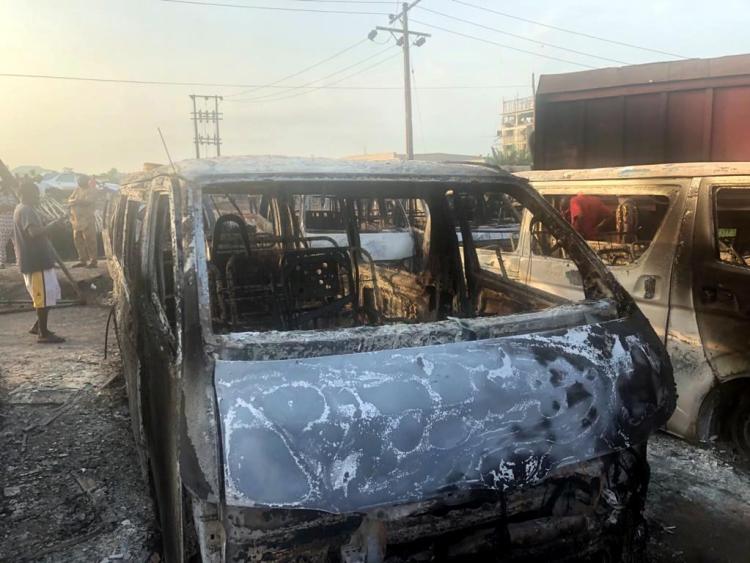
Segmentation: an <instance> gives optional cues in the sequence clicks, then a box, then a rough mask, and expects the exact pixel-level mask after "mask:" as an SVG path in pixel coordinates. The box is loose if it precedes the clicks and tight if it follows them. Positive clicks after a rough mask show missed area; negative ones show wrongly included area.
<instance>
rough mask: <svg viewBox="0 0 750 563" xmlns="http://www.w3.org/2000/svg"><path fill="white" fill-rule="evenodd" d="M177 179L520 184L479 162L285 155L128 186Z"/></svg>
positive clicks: (233, 160) (199, 165)
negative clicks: (504, 182)
mask: <svg viewBox="0 0 750 563" xmlns="http://www.w3.org/2000/svg"><path fill="white" fill-rule="evenodd" d="M175 174H176V175H177V176H179V177H181V178H183V179H185V180H187V181H188V182H190V183H193V184H198V185H207V184H214V183H222V182H229V183H234V182H241V181H259V180H305V179H316V180H324V179H326V178H331V179H337V180H353V181H356V180H363V181H364V180H373V179H383V178H385V179H388V180H404V181H439V180H445V181H450V180H452V179H453V180H462V181H467V180H469V181H472V180H473V181H482V180H485V181H488V182H489V181H498V180H501V181H503V180H504V181H506V182H510V183H518V178H517V177H514V176H513V175H512V174H510V173H509V172H506V171H504V170H500V169H499V168H494V167H492V166H488V165H482V164H478V163H461V162H421V161H407V160H385V161H377V162H373V161H355V160H340V159H327V158H297V157H284V156H231V157H218V158H204V159H191V160H183V161H181V162H176V163H175V164H174V168H173V167H172V165H167V166H161V167H159V168H156V169H155V170H150V171H148V172H139V173H136V174H133V175H131V176H129V177H128V178H126V179H125V180H124V181H123V185H133V184H138V183H141V182H145V181H147V180H149V179H151V178H155V177H157V176H165V175H175Z"/></svg>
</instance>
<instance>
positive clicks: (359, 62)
mask: <svg viewBox="0 0 750 563" xmlns="http://www.w3.org/2000/svg"><path fill="white" fill-rule="evenodd" d="M392 48H393V45H389V46H388V47H386V48H385V49H381V50H380V51H378V52H377V53H375V54H374V55H370V56H369V57H365V58H364V59H361V60H359V61H357V62H355V63H352V64H350V65H348V66H345V67H344V68H341V69H339V70H336V71H334V72H332V73H330V74H327V75H325V76H323V77H322V78H318V79H316V80H311V81H310V82H306V83H305V84H302V85H300V86H298V87H297V88H298V89H303V88H308V87H310V86H312V85H313V84H315V83H316V82H321V81H323V80H328V79H329V78H333V77H334V76H336V75H338V74H341V73H342V72H346V71H347V70H351V69H353V68H354V67H357V66H359V65H361V64H364V63H366V62H368V61H371V60H372V59H374V58H376V57H379V56H380V55H382V54H383V53H385V52H386V51H388V50H390V49H392ZM277 95H278V92H274V93H273V94H263V95H261V96H256V97H253V98H239V99H237V100H232V101H233V102H252V101H255V100H263V99H265V98H273V97H276V96H277Z"/></svg>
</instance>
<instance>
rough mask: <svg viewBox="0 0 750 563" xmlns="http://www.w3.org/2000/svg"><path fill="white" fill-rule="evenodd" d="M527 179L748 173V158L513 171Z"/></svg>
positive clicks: (744, 174)
mask: <svg viewBox="0 0 750 563" xmlns="http://www.w3.org/2000/svg"><path fill="white" fill-rule="evenodd" d="M516 175H517V176H520V177H522V178H526V179H527V180H529V181H531V182H555V181H558V182H559V181H562V180H615V179H619V180H623V179H635V178H693V177H696V176H699V177H700V176H750V162H684V163H683V162H681V163H674V164H643V165H638V166H616V167H612V168H585V169H580V170H578V169H571V170H531V171H528V172H517V173H516Z"/></svg>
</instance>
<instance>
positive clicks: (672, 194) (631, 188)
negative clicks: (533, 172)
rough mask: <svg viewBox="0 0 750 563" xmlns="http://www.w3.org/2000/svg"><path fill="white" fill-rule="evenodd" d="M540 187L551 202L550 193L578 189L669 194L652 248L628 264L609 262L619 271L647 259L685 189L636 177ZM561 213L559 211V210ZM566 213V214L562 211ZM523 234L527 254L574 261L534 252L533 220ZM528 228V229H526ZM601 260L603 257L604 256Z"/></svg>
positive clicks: (608, 193)
mask: <svg viewBox="0 0 750 563" xmlns="http://www.w3.org/2000/svg"><path fill="white" fill-rule="evenodd" d="M535 188H536V190H537V191H538V192H539V194H540V195H541V196H542V197H543V198H544V199H545V200H546V201H547V203H550V202H549V200H548V199H547V197H548V196H565V197H573V196H575V195H576V194H578V193H583V194H584V195H595V196H618V195H620V194H623V193H624V194H626V195H639V196H657V197H666V198H667V200H668V202H669V204H668V205H667V208H666V210H665V212H664V216H663V217H662V219H661V223H660V224H659V227H658V228H657V229H656V232H655V233H654V236H653V238H652V239H651V242H650V243H649V245H648V248H647V249H646V250H645V251H644V252H643V253H642V254H641V255H640V256H639V257H638V258H637V259H636V260H634V261H632V262H629V263H628V264H616V265H612V266H610V265H608V264H605V266H606V267H607V268H608V269H614V270H615V271H616V270H618V269H632V268H637V267H639V266H641V265H642V264H643V263H644V262H645V261H646V260H647V259H648V256H649V255H650V253H651V250H652V249H653V247H654V242H655V241H657V240H659V239H660V238H661V236H662V231H663V230H664V228H665V227H664V225H665V224H666V223H667V219H668V217H669V215H670V214H671V213H672V211H673V209H674V207H675V205H677V202H678V199H679V195H680V192H681V191H682V190H683V189H685V188H684V187H683V186H682V185H680V184H678V183H672V182H669V183H665V184H659V183H650V182H646V183H643V182H641V181H640V180H635V181H629V182H627V183H624V182H623V184H622V185H620V184H618V183H612V182H611V181H605V182H597V183H594V184H592V183H587V182H583V183H576V184H563V185H561V184H557V185H551V186H535ZM558 213H559V212H558ZM561 217H562V215H561ZM563 220H565V221H566V222H567V219H566V218H565V217H563ZM521 230H522V236H525V237H526V238H527V240H528V243H526V244H525V250H524V256H527V257H528V258H529V260H538V259H547V260H559V261H564V262H568V261H570V258H557V257H556V256H546V255H544V254H534V252H533V248H532V244H531V224H530V222H529V224H528V226H527V227H526V228H524V226H523V225H522V227H521ZM525 231H528V232H525ZM581 238H582V239H583V241H584V243H585V244H586V245H587V246H589V248H591V249H592V250H593V252H594V253H597V252H596V250H595V249H594V248H593V247H591V245H589V243H588V241H587V240H586V239H585V238H583V236H581ZM600 260H601V258H600Z"/></svg>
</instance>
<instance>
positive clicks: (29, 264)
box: [13, 180, 65, 344]
mask: <svg viewBox="0 0 750 563" xmlns="http://www.w3.org/2000/svg"><path fill="white" fill-rule="evenodd" d="M19 192H20V193H19V195H20V197H21V203H19V204H18V206H17V207H16V210H15V211H14V213H13V234H14V240H15V245H16V254H17V256H16V258H17V261H18V269H19V270H20V271H21V274H23V279H24V282H25V283H26V289H27V291H28V292H29V295H30V296H31V300H32V301H33V302H34V308H35V309H36V314H37V322H36V323H35V324H34V326H33V327H32V329H31V333H32V334H36V335H37V339H38V342H40V343H43V344H54V343H59V342H65V339H64V338H61V337H60V336H57V335H56V334H55V333H54V332H52V331H50V330H49V329H48V328H47V317H48V314H49V309H50V307H54V306H55V305H56V304H57V300H58V299H60V284H59V283H58V281H57V274H56V273H55V254H54V250H53V249H52V245H51V243H50V241H49V239H48V238H47V235H48V234H49V232H50V231H51V230H52V229H53V228H54V227H55V226H56V225H57V223H58V221H55V222H53V223H50V224H49V225H47V226H45V225H44V223H42V219H41V217H40V216H39V213H37V211H36V209H34V207H35V206H36V205H38V203H39V188H37V186H36V184H34V182H32V181H30V180H27V181H24V182H23V183H22V184H21V188H20V190H19Z"/></svg>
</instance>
